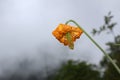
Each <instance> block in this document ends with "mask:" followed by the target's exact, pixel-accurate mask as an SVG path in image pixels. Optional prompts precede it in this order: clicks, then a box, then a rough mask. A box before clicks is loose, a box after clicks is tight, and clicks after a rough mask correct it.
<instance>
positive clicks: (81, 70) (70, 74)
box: [54, 60, 100, 80]
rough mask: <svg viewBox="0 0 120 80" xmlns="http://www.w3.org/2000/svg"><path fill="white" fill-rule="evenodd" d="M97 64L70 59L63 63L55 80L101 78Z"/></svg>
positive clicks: (98, 79) (95, 79)
mask: <svg viewBox="0 0 120 80" xmlns="http://www.w3.org/2000/svg"><path fill="white" fill-rule="evenodd" d="M94 68H95V66H93V65H90V64H87V63H86V62H78V61H73V60H69V61H68V62H67V63H66V64H64V65H62V66H61V68H60V70H59V71H58V73H57V75H56V77H55V79H54V80H100V73H99V72H98V71H97V70H95V69H94Z"/></svg>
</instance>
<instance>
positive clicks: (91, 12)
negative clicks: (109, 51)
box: [0, 0, 120, 73]
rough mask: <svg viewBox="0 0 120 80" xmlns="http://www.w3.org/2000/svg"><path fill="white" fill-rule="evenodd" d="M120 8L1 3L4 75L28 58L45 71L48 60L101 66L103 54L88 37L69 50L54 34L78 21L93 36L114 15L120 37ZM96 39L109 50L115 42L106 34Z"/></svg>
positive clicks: (67, 2)
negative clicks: (77, 61) (7, 70)
mask: <svg viewBox="0 0 120 80" xmlns="http://www.w3.org/2000/svg"><path fill="white" fill-rule="evenodd" d="M119 4H120V1H119V0H0V73H2V71H3V70H5V69H8V68H10V67H11V68H10V69H11V70H12V68H13V66H14V65H15V64H18V63H19V62H21V61H22V60H23V59H26V58H27V59H29V60H34V61H35V63H36V64H35V65H39V67H44V66H43V65H45V64H44V61H45V57H46V56H47V57H46V59H47V63H48V65H50V64H54V65H55V64H56V65H57V64H58V63H59V62H60V61H62V60H66V59H75V60H78V59H79V60H85V61H88V62H90V63H95V64H98V62H99V60H100V59H101V58H102V55H103V54H102V53H101V51H99V49H97V48H96V47H95V45H94V44H93V43H91V41H90V40H89V39H88V38H87V37H86V36H85V35H84V34H83V35H82V36H81V38H80V39H79V40H77V41H76V42H75V49H74V50H69V49H68V48H67V47H65V46H63V45H62V44H60V43H59V42H58V41H57V40H56V39H55V38H54V37H53V36H52V34H51V32H52V30H54V29H55V28H56V26H57V25H58V24H59V23H65V22H66V21H67V20H69V19H74V20H75V21H77V22H78V23H79V24H80V25H81V26H82V27H83V28H84V29H85V30H86V31H87V32H88V33H89V34H90V35H91V31H92V29H93V28H99V26H101V25H102V24H103V23H104V21H103V17H104V16H105V15H106V14H107V13H108V12H109V11H111V12H112V14H113V15H114V16H115V17H114V22H116V21H117V23H118V25H117V26H116V28H115V33H116V34H120V29H119V23H120V17H119V14H120V5H119ZM93 38H94V39H95V40H96V41H97V42H98V43H99V44H100V45H101V46H102V47H103V48H104V49H105V50H106V46H105V45H104V43H105V42H107V41H112V40H113V37H112V35H110V36H106V35H104V34H101V35H100V36H96V37H93ZM8 66H9V67H8Z"/></svg>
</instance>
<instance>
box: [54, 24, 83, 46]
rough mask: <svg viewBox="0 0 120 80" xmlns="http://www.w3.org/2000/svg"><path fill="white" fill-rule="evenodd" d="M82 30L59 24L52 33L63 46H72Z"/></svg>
mask: <svg viewBox="0 0 120 80" xmlns="http://www.w3.org/2000/svg"><path fill="white" fill-rule="evenodd" d="M82 33H83V31H82V30H81V29H80V28H78V27H73V26H70V25H65V24H59V25H58V27H57V28H56V29H55V30H54V31H53V32H52V34H53V35H54V36H55V37H56V39H58V40H59V41H60V42H61V43H63V44H64V45H65V46H67V45H68V46H71V45H72V46H74V44H73V42H75V41H76V39H78V38H79V37H80V35H81V34H82Z"/></svg>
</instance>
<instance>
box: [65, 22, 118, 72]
mask: <svg viewBox="0 0 120 80" xmlns="http://www.w3.org/2000/svg"><path fill="white" fill-rule="evenodd" d="M69 22H73V23H74V24H75V25H76V26H77V27H79V28H80V29H81V30H82V31H83V32H84V33H85V35H86V36H87V37H88V38H89V39H90V40H91V41H92V42H93V43H94V44H95V45H96V46H97V47H98V48H99V49H100V50H101V51H102V52H103V54H104V55H105V56H106V57H107V58H108V59H109V61H110V62H111V63H112V64H113V66H114V67H115V68H116V70H117V71H118V73H119V74H120V69H119V67H118V66H117V64H116V63H115V62H114V61H113V60H112V58H111V57H110V56H109V55H108V54H107V53H106V52H105V51H104V50H103V49H102V47H101V46H100V45H99V44H98V43H97V42H95V40H94V39H92V37H91V36H90V35H89V34H88V33H87V32H86V31H85V30H84V29H83V28H82V27H80V25H79V24H78V23H77V22H75V21H74V20H69V21H67V22H66V23H65V24H68V23H69Z"/></svg>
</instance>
